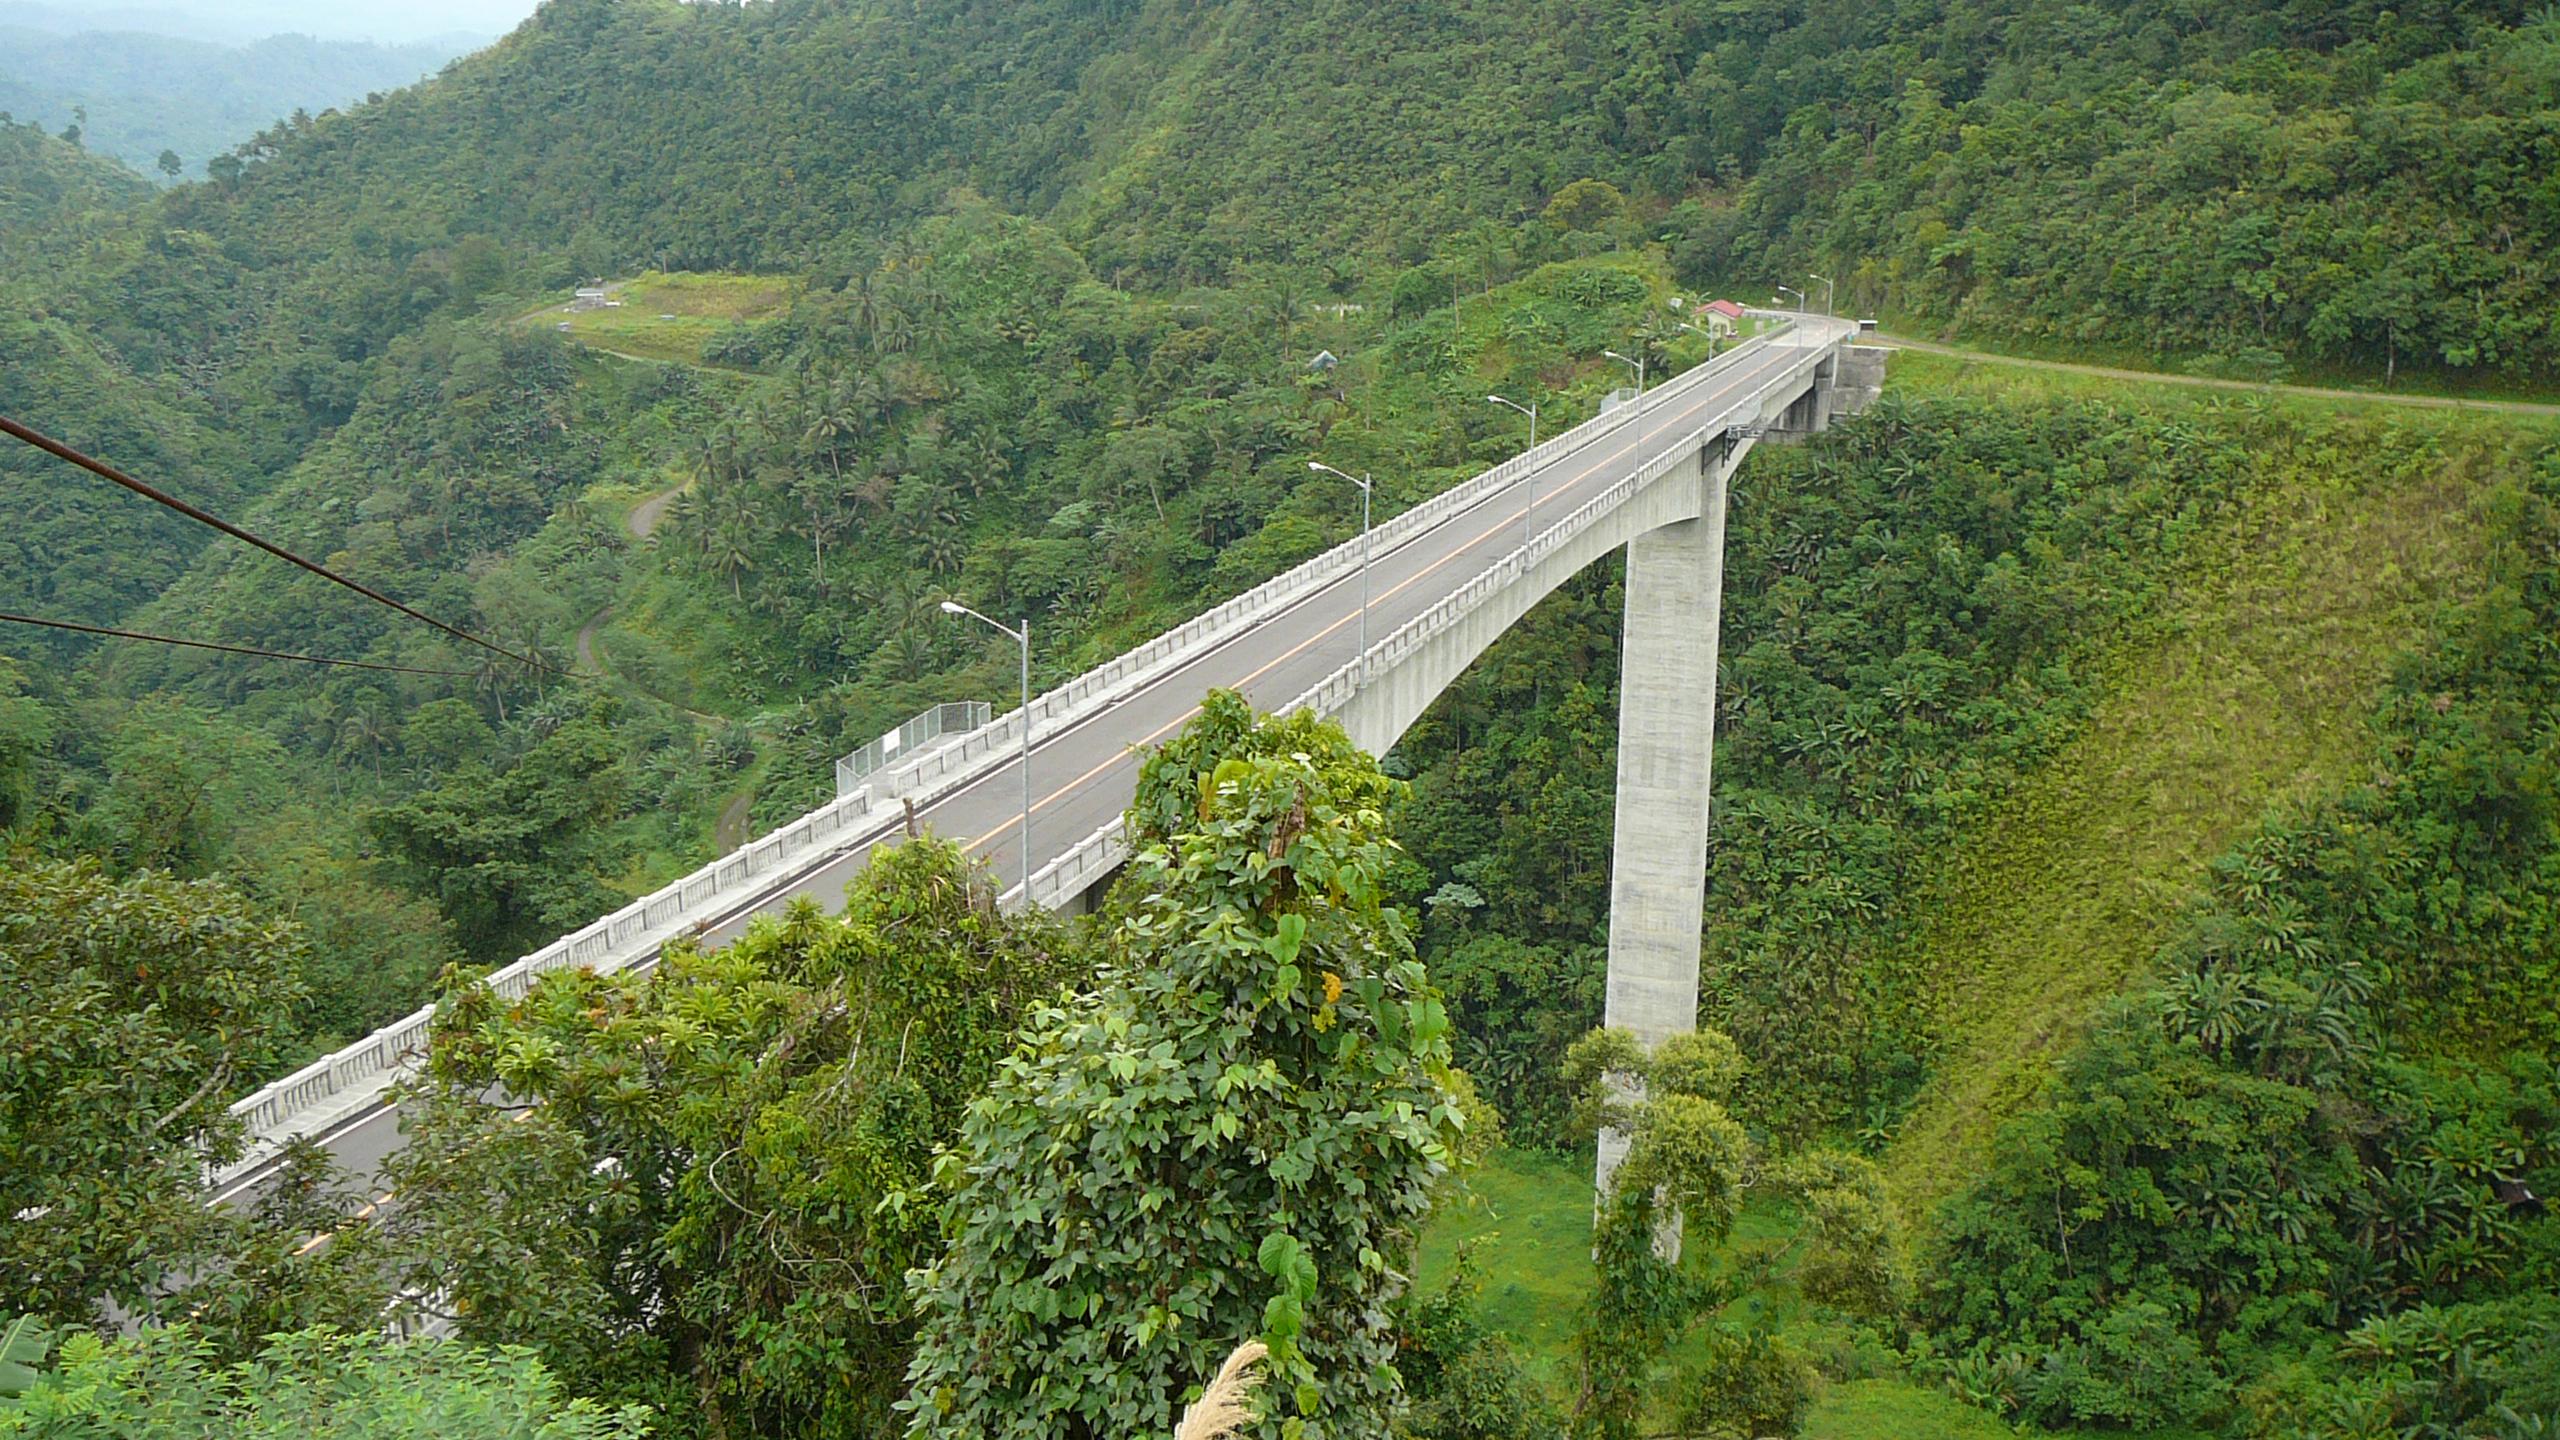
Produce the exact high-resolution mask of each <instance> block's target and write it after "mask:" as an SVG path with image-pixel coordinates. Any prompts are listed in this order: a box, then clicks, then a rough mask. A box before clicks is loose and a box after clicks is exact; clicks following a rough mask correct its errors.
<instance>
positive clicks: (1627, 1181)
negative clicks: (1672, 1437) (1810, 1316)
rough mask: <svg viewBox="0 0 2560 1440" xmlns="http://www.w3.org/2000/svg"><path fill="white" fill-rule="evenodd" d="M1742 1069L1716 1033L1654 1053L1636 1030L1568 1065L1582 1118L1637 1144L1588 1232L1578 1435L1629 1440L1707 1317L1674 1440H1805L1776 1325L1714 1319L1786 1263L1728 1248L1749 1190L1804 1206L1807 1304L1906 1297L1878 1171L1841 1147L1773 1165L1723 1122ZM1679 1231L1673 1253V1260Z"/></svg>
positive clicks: (1793, 1360) (1796, 1375)
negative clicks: (1693, 1438)
mask: <svg viewBox="0 0 2560 1440" xmlns="http://www.w3.org/2000/svg"><path fill="white" fill-rule="evenodd" d="M1745 1069H1746V1064H1745V1062H1744V1060H1743V1058H1742V1052H1741V1050H1740V1049H1739V1048H1737V1047H1736V1046H1735V1045H1734V1043H1733V1041H1732V1040H1731V1039H1730V1038H1728V1037H1727V1036H1726V1035H1724V1034H1723V1033H1722V1032H1721V1031H1716V1030H1700V1031H1695V1032H1693V1033H1690V1034H1686V1035H1674V1036H1672V1037H1671V1038H1669V1039H1667V1040H1665V1041H1663V1042H1662V1044H1661V1045H1660V1046H1658V1047H1657V1048H1656V1049H1655V1050H1654V1052H1653V1053H1652V1054H1651V1055H1647V1054H1646V1053H1645V1052H1644V1049H1643V1047H1642V1045H1641V1044H1640V1043H1639V1042H1638V1041H1637V1040H1636V1038H1635V1037H1634V1036H1633V1035H1630V1034H1628V1033H1627V1032H1626V1031H1623V1030H1595V1031H1593V1032H1591V1033H1590V1034H1589V1035H1587V1036H1585V1037H1583V1039H1582V1040H1580V1041H1578V1042H1577V1043H1576V1044H1575V1045H1574V1047H1573V1049H1572V1050H1571V1051H1570V1052H1569V1053H1568V1054H1567V1055H1566V1057H1565V1070H1564V1079H1565V1085H1566V1088H1567V1089H1568V1090H1569V1091H1570V1092H1571V1093H1573V1094H1574V1095H1575V1096H1576V1097H1578V1100H1579V1102H1580V1103H1579V1107H1578V1114H1579V1116H1580V1118H1581V1120H1582V1121H1583V1123H1584V1124H1585V1125H1586V1126H1588V1127H1590V1128H1595V1129H1596V1128H1598V1127H1599V1126H1607V1127H1608V1128H1610V1129H1612V1130H1615V1131H1617V1132H1618V1133H1620V1134H1622V1135H1624V1136H1626V1137H1627V1150H1626V1154H1625V1158H1624V1159H1623V1160H1621V1161H1620V1162H1619V1165H1618V1168H1617V1170H1616V1172H1615V1173H1613V1174H1612V1175H1611V1176H1610V1179H1609V1187H1608V1190H1607V1191H1606V1193H1604V1194H1603V1195H1602V1196H1601V1198H1600V1211H1599V1218H1598V1221H1597V1223H1596V1225H1595V1227H1594V1229H1593V1234H1592V1261H1593V1264H1594V1265H1595V1266H1596V1267H1597V1268H1598V1270H1599V1284H1598V1286H1597V1288H1596V1289H1595V1290H1594V1292H1593V1294H1592V1298H1591V1311H1590V1316H1589V1319H1588V1321H1587V1323H1586V1324H1585V1326H1584V1329H1583V1332H1582V1337H1581V1351H1582V1393H1581V1395H1580V1397H1579V1402H1578V1404H1577V1405H1576V1407H1575V1414H1574V1427H1573V1428H1574V1434H1575V1435H1576V1436H1577V1437H1588V1440H1634V1437H1635V1436H1636V1435H1637V1434H1638V1433H1639V1427H1640V1424H1641V1422H1642V1421H1643V1419H1644V1416H1645V1409H1646V1405H1645V1401H1646V1397H1647V1395H1649V1394H1652V1393H1656V1390H1657V1387H1656V1386H1655V1385H1654V1384H1653V1383H1652V1378H1653V1375H1654V1372H1655V1371H1656V1370H1657V1369H1658V1368H1659V1367H1660V1366H1661V1364H1662V1360H1663V1356H1664V1355H1665V1353H1666V1352H1668V1351H1669V1350H1670V1348H1671V1347H1672V1345H1673V1344H1674V1343H1675V1342H1677V1341H1678V1340H1679V1339H1680V1338H1681V1337H1682V1336H1683V1335H1685V1334H1687V1333H1688V1332H1689V1331H1690V1330H1691V1329H1692V1328H1693V1327H1695V1326H1698V1325H1699V1324H1701V1323H1705V1324H1706V1326H1707V1337H1706V1338H1707V1341H1708V1345H1707V1351H1708V1353H1707V1358H1706V1359H1705V1360H1704V1361H1702V1362H1700V1363H1698V1364H1695V1365H1692V1366H1690V1367H1688V1368H1687V1369H1685V1370H1684V1371H1683V1372H1682V1373H1681V1374H1680V1375H1679V1377H1678V1378H1677V1379H1676V1380H1675V1381H1674V1382H1673V1383H1672V1385H1671V1387H1670V1389H1669V1391H1668V1393H1669V1394H1670V1395H1671V1396H1672V1397H1673V1400H1672V1404H1671V1406H1670V1408H1671V1410H1672V1411H1673V1413H1674V1414H1675V1415H1676V1416H1677V1418H1678V1423H1677V1425H1676V1427H1675V1429H1676V1433H1679V1434H1682V1435H1708V1436H1728V1435H1730V1436H1741V1437H1746V1440H1747V1437H1752V1436H1762V1435H1792V1434H1794V1433H1796V1430H1797V1428H1798V1426H1799V1425H1801V1424H1802V1422H1803V1419H1804V1413H1805V1411H1806V1410H1807V1409H1808V1408H1809V1407H1810V1406H1811V1405H1812V1402H1813V1377H1812V1372H1811V1368H1810V1367H1809V1366H1807V1365H1806V1363H1805V1362H1804V1361H1803V1360H1802V1359H1800V1358H1798V1357H1796V1356H1795V1355H1793V1354H1792V1353H1790V1352H1788V1351H1786V1350H1784V1349H1781V1348H1780V1347H1779V1346H1778V1345H1777V1344H1776V1343H1775V1342H1774V1341H1773V1340H1772V1339H1771V1338H1770V1336H1769V1335H1768V1334H1767V1333H1766V1332H1765V1331H1763V1330H1758V1329H1751V1328H1745V1327H1743V1326H1741V1325H1737V1324H1734V1323H1730V1322H1727V1321H1725V1320H1722V1319H1720V1318H1716V1316H1715V1312H1716V1311H1717V1310H1718V1309H1720V1308H1721V1307H1723V1306H1724V1305H1726V1304H1727V1303H1728V1302H1730V1301H1732V1300H1735V1299H1737V1298H1739V1297H1740V1296H1741V1294H1742V1292H1743V1291H1744V1290H1745V1289H1746V1288H1748V1287H1749V1285H1750V1284H1751V1282H1752V1280H1753V1279H1754V1278H1755V1277H1757V1276H1758V1275H1761V1274H1765V1273H1767V1272H1768V1271H1769V1270H1770V1269H1772V1268H1774V1266H1775V1265H1776V1264H1777V1263H1778V1262H1779V1260H1780V1259H1781V1258H1782V1257H1781V1255H1780V1254H1779V1253H1776V1252H1770V1251H1761V1252H1756V1253H1751V1254H1744V1255H1732V1256H1727V1255H1722V1254H1720V1253H1719V1252H1721V1251H1722V1250H1723V1249H1724V1247H1725V1242H1726V1241H1727V1240H1729V1239H1730V1238H1731V1237H1732V1234H1733V1226H1734V1221H1735V1220H1736V1219H1737V1218H1738V1217H1739V1216H1740V1215H1741V1213H1742V1206H1743V1201H1744V1199H1745V1197H1746V1196H1747V1195H1748V1194H1749V1192H1751V1191H1752V1190H1754V1189H1768V1190H1772V1191H1776V1192H1778V1193H1781V1194H1785V1195H1788V1196H1791V1197H1792V1198H1794V1199H1796V1200H1797V1201H1798V1202H1799V1203H1800V1204H1801V1206H1802V1208H1803V1213H1804V1224H1803V1226H1802V1228H1801V1231H1800V1234H1801V1236H1802V1239H1803V1242H1804V1246H1805V1251H1804V1255H1803V1258H1802V1260H1801V1263H1800V1266H1799V1268H1798V1271H1797V1278H1798V1283H1799V1285H1800V1286H1801V1288H1802V1289H1803V1292H1804V1295H1805V1298H1807V1299H1808V1300H1811V1301H1814V1302H1815V1303H1817V1304H1822V1305H1828V1306H1832V1307H1835V1308H1837V1309H1841V1310H1844V1311H1849V1312H1853V1313H1860V1314H1868V1315H1882V1314H1890V1313H1892V1312H1893V1311H1894V1310H1896V1309H1898V1308H1899V1307H1900V1306H1901V1305H1902V1304H1903V1302H1904V1300H1905V1297H1906V1295H1907V1292H1908V1289H1909V1282H1908V1279H1907V1276H1906V1275H1905V1273H1904V1270H1903V1266H1902V1262H1901V1258H1900V1255H1901V1238H1900V1233H1899V1227H1898V1225H1897V1223H1896V1221H1895V1218H1894V1212H1893V1208H1892V1205H1891V1204H1890V1202H1889V1201H1888V1200H1887V1199H1886V1197H1885V1193H1884V1183H1883V1180H1882V1178H1881V1177H1880V1176H1879V1175H1878V1174H1877V1172H1876V1168H1875V1166H1874V1165H1873V1164H1872V1163H1870V1162H1868V1161H1867V1160H1865V1159H1863V1158H1861V1157H1858V1156H1855V1155H1848V1154H1842V1153H1837V1152H1831V1151H1814V1152H1808V1153H1806V1154H1804V1155H1801V1156H1799V1157H1797V1158H1796V1159H1795V1160H1793V1161H1791V1162H1789V1163H1788V1164H1785V1165H1783V1166H1774V1167H1773V1166H1766V1165H1764V1163H1763V1159H1762V1157H1761V1155H1760V1154H1759V1152H1758V1148H1757V1147H1756V1146H1754V1145H1753V1143H1752V1141H1751V1137H1750V1136H1749V1135H1748V1134H1747V1133H1746V1132H1745V1131H1744V1130H1743V1128H1742V1126H1741V1125H1740V1124H1739V1123H1738V1122H1737V1121H1735V1120H1734V1119H1733V1117H1732V1116H1731V1115H1729V1114H1727V1113H1726V1112H1725V1104H1726V1102H1727V1100H1728V1099H1729V1098H1730V1097H1731V1096H1732V1094H1733V1091H1734V1087H1735V1086H1736V1085H1737V1084H1738V1083H1739V1082H1740V1081H1741V1079H1742V1077H1743V1073H1744V1070H1745ZM1674 1237H1676V1243H1677V1244H1678V1246H1679V1252H1678V1258H1676V1259H1674V1258H1666V1257H1665V1255H1664V1253H1663V1252H1664V1250H1666V1249H1668V1248H1669V1244H1668V1243H1666V1242H1671V1241H1673V1240H1674Z"/></svg>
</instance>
